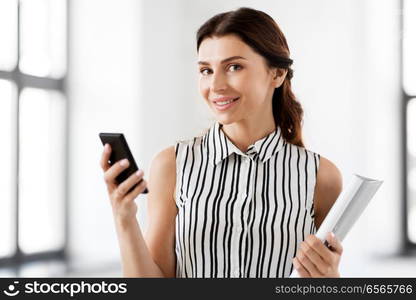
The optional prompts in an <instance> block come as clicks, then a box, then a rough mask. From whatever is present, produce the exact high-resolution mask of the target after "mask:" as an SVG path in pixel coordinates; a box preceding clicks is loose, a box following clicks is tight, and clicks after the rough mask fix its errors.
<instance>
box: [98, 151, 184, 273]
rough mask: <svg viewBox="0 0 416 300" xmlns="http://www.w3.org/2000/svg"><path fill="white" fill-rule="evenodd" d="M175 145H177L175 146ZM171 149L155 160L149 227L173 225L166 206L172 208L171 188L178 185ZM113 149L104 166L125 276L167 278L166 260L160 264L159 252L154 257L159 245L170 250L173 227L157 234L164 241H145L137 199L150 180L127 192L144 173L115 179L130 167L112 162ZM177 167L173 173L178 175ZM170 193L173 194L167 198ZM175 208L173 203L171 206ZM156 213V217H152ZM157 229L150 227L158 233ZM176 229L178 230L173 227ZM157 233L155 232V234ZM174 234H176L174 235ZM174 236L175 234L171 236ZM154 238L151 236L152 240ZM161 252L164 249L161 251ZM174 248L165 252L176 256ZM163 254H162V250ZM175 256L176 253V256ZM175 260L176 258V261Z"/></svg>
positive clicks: (104, 157) (150, 188) (150, 197)
mask: <svg viewBox="0 0 416 300" xmlns="http://www.w3.org/2000/svg"><path fill="white" fill-rule="evenodd" d="M172 148H173V147H172ZM169 153H170V152H169V151H162V152H161V153H159V154H158V155H157V156H156V157H155V158H154V159H153V161H152V165H151V170H150V177H149V185H148V186H149V194H148V206H149V213H150V223H149V228H150V229H152V228H154V227H164V226H170V225H171V224H170V223H166V222H164V220H167V219H174V217H173V216H172V215H170V213H173V212H172V210H169V209H165V208H166V207H169V203H173V206H175V205H174V201H172V194H173V193H170V192H168V191H171V190H172V189H174V185H173V186H172V185H171V183H172V182H174V181H176V180H175V179H174V180H172V178H171V177H170V176H171V175H172V170H171V169H169V167H170V165H169V164H168V163H167V162H169V159H171V158H172V157H171V156H169ZM110 154H111V152H104V154H103V157H102V160H101V166H102V168H103V170H104V171H105V174H104V175H105V176H104V178H105V182H106V184H107V189H108V193H109V196H110V200H111V205H112V209H113V215H114V221H115V226H116V232H117V238H118V241H119V247H120V253H121V259H122V266H123V275H124V276H125V277H165V276H168V275H170V274H171V272H168V271H170V269H168V268H167V267H166V266H165V265H164V264H163V263H166V262H165V261H163V262H162V264H160V260H159V258H158V257H159V256H158V255H156V259H158V260H157V261H156V260H155V259H154V257H153V256H154V253H155V248H157V249H168V247H167V246H165V245H164V244H165V243H166V242H167V241H168V240H169V237H170V236H167V234H168V232H169V230H167V229H163V228H160V229H159V230H158V231H157V234H161V235H164V236H161V237H158V238H156V240H159V241H160V244H158V245H156V244H154V243H153V244H151V245H150V246H149V243H148V242H146V241H145V239H144V237H143V235H142V232H141V229H140V226H139V223H138V222H137V219H136V213H137V205H136V204H135V202H134V199H135V198H136V197H137V196H138V195H139V194H140V193H141V192H142V191H143V190H144V189H145V187H146V186H147V183H146V181H145V180H143V181H142V183H141V184H139V185H138V186H137V187H136V188H135V189H134V190H133V191H131V192H130V193H128V194H127V191H128V190H129V189H130V188H131V187H132V186H133V185H134V184H135V183H136V182H138V181H140V179H142V178H143V174H141V175H140V176H136V175H132V176H130V177H129V178H128V179H126V180H125V181H124V182H122V183H121V184H120V185H118V186H117V184H116V183H115V181H114V178H115V177H117V175H118V174H119V173H120V172H121V171H122V170H124V169H125V168H126V167H127V166H122V165H121V164H120V162H117V163H116V164H114V165H113V166H111V167H110V166H109V165H108V158H109V156H110ZM173 166H174V167H175V157H174V152H173ZM175 174H176V173H175V169H174V170H173V175H174V176H175ZM167 194H170V196H169V197H166V195H167ZM170 207H171V208H172V206H170ZM155 214H156V215H157V217H158V218H159V219H156V220H154V219H155V218H154V215H155ZM152 216H153V217H152ZM154 231H155V230H150V232H154ZM173 232H174V229H173ZM153 236H154V234H153ZM173 237H174V236H173ZM170 238H171V237H170ZM152 240H154V238H153V239H151V240H150V241H152ZM158 251H160V250H158ZM173 251H174V248H172V250H171V253H169V254H168V253H163V254H164V255H166V256H169V255H170V257H172V253H173V255H174V252H173ZM161 254H162V253H161ZM173 257H174V256H173ZM173 262H175V261H173Z"/></svg>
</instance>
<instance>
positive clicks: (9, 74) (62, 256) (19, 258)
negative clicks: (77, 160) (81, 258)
mask: <svg viewBox="0 0 416 300" xmlns="http://www.w3.org/2000/svg"><path fill="white" fill-rule="evenodd" d="M63 5H64V6H65V10H66V17H67V18H66V24H65V29H64V30H65V34H66V41H67V43H66V62H65V63H66V72H65V74H64V75H63V76H62V77H61V78H50V77H38V76H33V75H29V74H25V73H23V72H21V71H20V69H19V62H20V36H21V24H20V23H21V22H20V18H21V2H20V0H17V52H18V53H17V61H16V65H15V67H14V69H13V70H11V71H4V70H0V79H5V80H8V81H10V82H12V83H14V84H15V86H16V98H15V99H14V101H17V103H16V107H17V109H16V131H15V132H14V141H15V143H16V151H17V153H16V160H15V162H14V163H15V167H16V173H15V176H16V178H15V179H16V181H15V182H16V185H15V192H14V193H15V202H14V205H15V232H14V234H15V252H14V253H13V254H12V255H11V256H9V257H5V258H0V268H3V267H5V268H10V267H11V268H13V269H16V270H17V271H18V270H19V268H20V267H22V266H23V265H24V264H26V263H29V262H41V261H50V260H60V261H66V260H67V259H68V253H67V252H68V250H67V249H68V236H69V230H68V228H69V226H68V219H69V218H68V208H69V205H68V188H67V187H68V154H67V153H68V152H67V149H68V133H69V130H68V129H69V126H68V122H69V117H68V115H69V109H68V108H69V106H68V96H67V88H66V85H67V84H66V82H67V76H68V64H69V51H68V50H69V46H68V44H69V43H68V41H69V26H68V24H69V4H68V0H65V1H64V4H63ZM24 88H38V89H42V90H54V91H58V92H60V93H62V95H63V96H64V101H66V108H67V109H66V111H65V124H64V134H65V136H64V140H65V146H64V151H65V157H64V170H63V171H62V172H63V173H62V176H64V178H65V180H64V191H63V194H64V199H63V206H64V207H63V209H64V220H63V222H64V226H63V227H64V232H63V234H64V243H63V245H62V247H61V248H59V249H57V250H54V251H43V252H37V253H33V254H25V253H24V252H23V251H22V250H21V247H20V245H19V188H18V187H19V181H18V179H19V160H20V155H19V154H20V153H19V135H20V133H19V131H20V129H19V114H20V107H19V106H20V100H19V99H20V95H21V92H22V90H23V89H24ZM17 275H18V274H17Z"/></svg>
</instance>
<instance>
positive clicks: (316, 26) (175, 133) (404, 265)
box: [0, 0, 416, 277]
mask: <svg viewBox="0 0 416 300" xmlns="http://www.w3.org/2000/svg"><path fill="white" fill-rule="evenodd" d="M242 6H247V7H252V8H255V9H260V10H263V11H265V12H266V13H268V14H270V15H271V16H272V17H273V18H274V19H275V20H276V21H277V23H278V24H279V26H280V28H281V29H282V31H283V32H284V34H285V36H286V38H287V41H288V44H289V47H290V51H291V58H292V59H293V60H294V65H293V69H294V77H293V79H292V85H293V89H294V92H295V94H296V96H297V97H298V99H299V100H300V102H301V104H302V106H303V108H304V111H305V115H304V125H303V134H304V140H305V144H306V148H308V149H310V150H312V151H315V152H317V153H319V154H321V155H323V156H324V157H326V158H328V159H330V160H331V161H333V162H334V163H335V164H336V165H337V166H338V168H339V169H340V171H341V172H342V175H343V185H344V187H346V186H347V185H348V183H349V181H350V180H351V178H352V175H353V174H354V173H357V174H360V175H363V176H367V177H371V178H376V179H381V180H384V183H383V185H382V187H381V188H380V189H379V191H378V192H377V194H376V195H375V197H374V198H373V199H372V200H371V202H370V204H369V205H368V207H367V208H366V210H365V211H364V213H363V214H362V216H361V217H360V218H359V220H358V221H357V223H356V224H355V225H354V227H353V228H352V230H351V231H350V233H349V234H348V235H347V237H346V238H345V240H344V241H343V247H344V253H343V255H342V259H341V264H340V273H341V276H345V277H380V276H381V277H415V276H416V268H415V266H416V252H415V251H414V250H415V245H416V98H413V97H416V1H414V0H402V1H400V0H382V1H379V0H364V1H362V0H339V1H330V0H314V1H308V0H294V1H286V0H277V1H266V0H256V1H239V0H229V1H220V0H210V1H202V0H192V1H191V0H174V1H172V0H141V1H140V0H89V1H83V0H68V1H65V0H20V1H18V0H1V1H0V45H1V46H0V105H1V109H0V132H1V147H0V157H1V158H2V159H3V162H2V172H1V173H0V238H1V242H0V276H1V277H9V276H22V277H26V276H30V277H58V276H59V277H64V276H75V277H77V276H86V277H89V276H91V277H92V276H103V277H106V276H109V277H118V276H122V270H121V263H120V252H119V247H118V241H117V236H116V232H115V228H114V223H113V218H112V213H111V208H110V202H109V199H108V196H107V193H106V187H105V184H104V180H103V173H102V170H101V168H100V166H99V160H100V157H101V154H102V150H103V148H102V144H101V142H100V140H99V138H98V133H99V132H123V133H124V134H125V136H126V138H127V140H128V143H129V145H130V147H131V149H132V152H133V155H134V156H135V158H136V161H137V163H138V165H139V167H140V168H142V169H144V171H145V175H146V174H148V172H149V167H150V163H151V161H152V158H153V157H154V155H155V154H156V153H157V152H159V151H160V150H162V149H164V148H166V147H168V146H170V145H172V144H174V143H175V142H176V141H177V140H179V139H183V138H190V137H192V136H194V135H197V134H199V133H200V132H201V131H202V130H203V129H205V128H207V127H209V126H210V125H211V124H212V122H213V121H214V118H213V115H212V114H211V112H210V111H209V109H208V107H207V106H206V104H205V103H204V101H203V99H202V97H201V96H200V95H199V92H198V72H197V65H196V60H197V54H196V42H195V34H196V30H197V29H198V27H199V26H200V25H201V24H202V23H203V22H204V21H205V20H207V19H208V18H210V17H211V16H213V15H214V14H217V13H219V12H223V11H227V10H232V9H236V8H238V7H242ZM135 201H136V203H137V204H138V207H139V211H138V214H137V218H138V221H139V223H140V225H141V228H142V232H145V230H146V224H147V216H146V214H147V212H146V209H147V202H146V197H145V196H144V195H141V196H139V197H138V198H137V199H136V200H135Z"/></svg>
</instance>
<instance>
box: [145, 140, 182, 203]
mask: <svg viewBox="0 0 416 300" xmlns="http://www.w3.org/2000/svg"><path fill="white" fill-rule="evenodd" d="M152 179H153V180H152ZM155 181H156V183H157V185H158V186H157V187H155V188H160V185H165V189H164V190H165V191H166V192H171V195H173V197H174V196H175V193H174V191H175V183H176V155H175V146H169V147H167V148H165V149H163V150H161V151H160V152H158V153H157V154H156V155H155V156H154V157H153V159H152V163H151V166H150V179H149V190H150V188H151V186H150V185H151V184H153V183H154V182H155Z"/></svg>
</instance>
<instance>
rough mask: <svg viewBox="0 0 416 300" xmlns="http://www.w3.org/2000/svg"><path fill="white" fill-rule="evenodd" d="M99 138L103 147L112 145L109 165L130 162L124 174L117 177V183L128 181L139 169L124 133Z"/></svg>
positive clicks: (109, 134) (145, 191) (100, 135)
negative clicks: (125, 159) (123, 161)
mask: <svg viewBox="0 0 416 300" xmlns="http://www.w3.org/2000/svg"><path fill="white" fill-rule="evenodd" d="M99 137H100V139H101V142H102V144H103V145H105V144H110V146H111V155H110V159H109V164H110V165H113V164H114V163H116V162H118V161H120V160H122V159H124V158H127V159H128V160H129V163H130V165H129V167H128V168H127V169H125V170H123V172H121V173H120V174H119V175H118V176H117V177H116V182H117V183H118V184H120V183H122V182H123V181H124V180H126V179H127V178H128V177H130V176H131V175H132V174H133V173H135V172H136V171H137V170H139V168H138V167H137V164H136V161H135V160H134V158H133V155H132V154H131V151H130V148H129V146H128V144H127V140H126V138H125V137H124V135H123V134H122V133H107V132H102V133H100V134H99ZM139 183H140V182H138V183H136V184H135V185H134V186H133V187H132V188H131V189H130V190H129V191H128V193H130V192H131V191H132V190H133V189H134V188H135V187H136V186H137V185H138V184H139ZM148 192H149V191H148V189H147V188H146V189H145V190H144V191H143V194H147V193H148Z"/></svg>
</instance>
